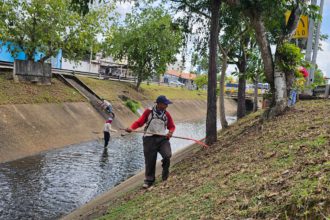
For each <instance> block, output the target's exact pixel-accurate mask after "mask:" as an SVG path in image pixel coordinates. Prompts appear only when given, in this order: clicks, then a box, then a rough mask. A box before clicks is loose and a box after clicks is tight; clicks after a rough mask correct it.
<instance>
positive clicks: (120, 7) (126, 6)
mask: <svg viewBox="0 0 330 220" xmlns="http://www.w3.org/2000/svg"><path fill="white" fill-rule="evenodd" d="M132 7H133V3H129V2H120V3H117V8H116V11H117V12H118V13H119V14H120V15H122V16H125V14H126V13H129V12H131V11H132Z"/></svg>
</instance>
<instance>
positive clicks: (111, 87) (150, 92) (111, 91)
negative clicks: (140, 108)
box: [79, 77, 206, 101]
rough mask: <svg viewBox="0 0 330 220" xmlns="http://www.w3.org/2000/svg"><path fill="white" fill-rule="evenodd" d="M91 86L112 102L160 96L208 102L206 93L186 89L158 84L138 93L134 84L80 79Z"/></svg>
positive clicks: (150, 85)
mask: <svg viewBox="0 0 330 220" xmlns="http://www.w3.org/2000/svg"><path fill="white" fill-rule="evenodd" d="M79 79H81V80H82V81H83V82H84V83H86V84H87V85H88V86H90V87H91V88H92V89H93V90H94V91H95V92H96V93H97V94H98V95H100V96H101V97H103V98H105V99H107V100H110V101H116V100H117V101H118V100H120V98H119V97H120V96H127V97H130V98H131V99H133V100H138V101H143V100H156V98H157V97H158V96H159V95H166V96H167V98H169V99H173V100H206V91H204V90H203V91H195V90H188V89H185V88H177V87H169V86H166V85H158V84H149V85H147V84H144V83H142V84H141V89H140V91H139V92H138V91H136V90H135V89H134V88H135V86H134V84H132V83H127V82H119V81H111V80H99V79H94V78H87V77H79Z"/></svg>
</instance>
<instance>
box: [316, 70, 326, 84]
mask: <svg viewBox="0 0 330 220" xmlns="http://www.w3.org/2000/svg"><path fill="white" fill-rule="evenodd" d="M326 83H327V81H326V79H325V78H324V74H323V72H322V70H320V69H316V70H315V73H314V83H313V84H314V85H315V86H320V85H325V84H326Z"/></svg>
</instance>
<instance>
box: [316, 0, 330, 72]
mask: <svg viewBox="0 0 330 220" xmlns="http://www.w3.org/2000/svg"><path fill="white" fill-rule="evenodd" d="M318 2H319V1H318ZM321 33H322V34H328V35H329V39H328V40H326V41H322V42H321V44H322V49H323V51H319V52H318V55H317V60H316V63H317V64H318V66H319V68H320V69H321V70H322V71H323V73H324V74H325V75H326V76H327V77H330V0H324V9H323V20H322V24H321Z"/></svg>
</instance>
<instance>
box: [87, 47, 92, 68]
mask: <svg viewBox="0 0 330 220" xmlns="http://www.w3.org/2000/svg"><path fill="white" fill-rule="evenodd" d="M92 59H93V46H91V53H90V55H89V71H88V72H91V68H92Z"/></svg>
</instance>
